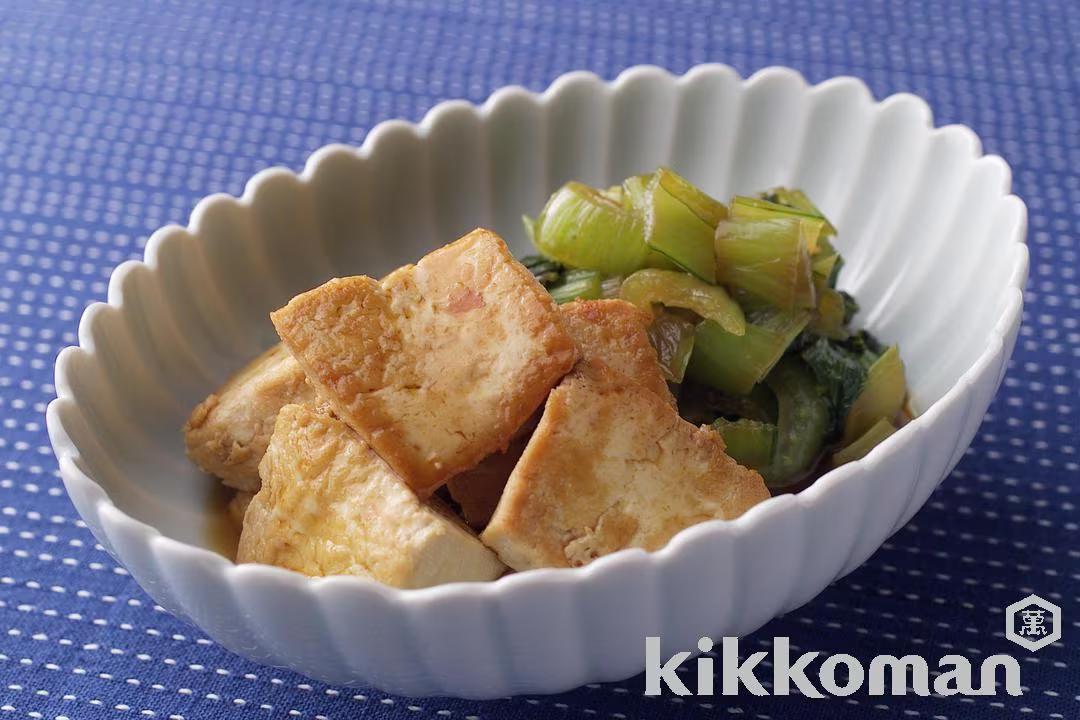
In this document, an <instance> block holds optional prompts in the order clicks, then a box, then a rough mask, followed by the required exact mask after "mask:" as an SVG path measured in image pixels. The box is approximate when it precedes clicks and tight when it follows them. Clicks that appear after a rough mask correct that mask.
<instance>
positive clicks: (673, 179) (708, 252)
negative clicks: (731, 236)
mask: <svg viewBox="0 0 1080 720" xmlns="http://www.w3.org/2000/svg"><path fill="white" fill-rule="evenodd" d="M640 202H641V210H642V213H643V217H644V222H645V243H646V244H647V245H648V246H649V247H650V248H652V249H653V250H655V251H657V252H658V253H660V254H662V255H664V256H665V257H667V258H668V259H670V260H671V261H672V262H674V263H675V264H676V265H678V266H679V267H680V268H682V269H684V270H686V271H687V272H689V273H693V274H694V275H696V276H697V277H699V278H701V279H702V280H704V281H705V282H709V283H712V282H715V281H716V261H715V259H714V257H713V235H714V234H715V231H716V224H717V223H718V222H720V221H721V220H723V219H724V218H725V217H726V216H727V211H726V209H725V208H724V206H723V205H722V204H721V203H719V202H717V201H716V200H713V199H712V198H711V197H709V196H708V195H706V194H705V193H703V192H701V191H700V190H698V189H697V188H696V187H694V186H693V185H691V184H690V183H689V182H687V181H686V180H685V179H683V178H682V177H680V176H679V175H676V174H675V173H674V172H672V171H671V170H668V169H667V168H660V169H659V170H657V171H656V173H655V174H654V175H653V178H652V180H650V181H649V184H648V186H647V187H646V189H645V193H644V196H643V197H641V200H640Z"/></svg>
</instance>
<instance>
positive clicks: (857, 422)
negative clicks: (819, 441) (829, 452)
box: [843, 345, 907, 445]
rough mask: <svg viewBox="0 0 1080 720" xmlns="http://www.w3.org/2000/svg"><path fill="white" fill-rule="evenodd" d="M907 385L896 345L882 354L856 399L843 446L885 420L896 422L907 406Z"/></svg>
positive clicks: (845, 425)
mask: <svg viewBox="0 0 1080 720" xmlns="http://www.w3.org/2000/svg"><path fill="white" fill-rule="evenodd" d="M906 396H907V384H906V383H905V382H904V363H903V362H902V361H901V360H900V351H899V350H898V349H897V347H896V346H895V345H893V346H891V347H890V348H888V349H887V350H886V351H885V352H884V353H882V354H881V357H879V358H878V359H877V360H876V361H875V362H874V364H873V365H871V366H870V369H869V370H868V371H867V373H866V384H864V385H863V388H862V392H860V393H859V396H858V397H857V398H855V402H854V403H852V405H851V411H850V412H848V415H847V420H846V422H845V423H844V437H843V444H844V445H850V444H851V443H853V442H855V441H856V440H857V439H859V438H860V437H861V436H862V435H863V434H865V433H866V431H867V430H869V429H870V428H871V427H873V426H874V424H875V423H876V422H877V421H878V420H881V419H885V420H890V421H891V420H894V419H895V418H896V417H897V416H898V415H899V414H900V411H901V410H902V409H903V407H904V398H905V397H906Z"/></svg>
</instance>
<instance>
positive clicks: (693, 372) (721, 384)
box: [687, 311, 810, 395]
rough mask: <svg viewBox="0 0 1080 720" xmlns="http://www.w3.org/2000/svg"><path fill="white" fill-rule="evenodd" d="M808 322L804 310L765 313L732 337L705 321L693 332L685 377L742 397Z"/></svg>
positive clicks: (758, 380) (751, 320)
mask: <svg viewBox="0 0 1080 720" xmlns="http://www.w3.org/2000/svg"><path fill="white" fill-rule="evenodd" d="M809 320H810V313H808V312H805V311H804V312H801V313H790V314H789V313H781V312H776V311H765V312H761V313H757V314H756V315H754V316H753V317H751V318H748V322H747V324H746V332H745V333H744V334H743V335H733V334H732V333H729V332H726V331H725V330H724V329H723V328H722V327H720V325H718V324H716V323H714V322H712V321H711V320H706V321H704V322H702V323H701V324H700V325H698V328H697V332H696V333H695V336H694V353H693V354H692V355H691V356H690V365H689V366H688V367H687V374H688V375H689V376H690V377H691V378H692V379H693V380H695V381H697V382H699V383H701V384H703V385H708V386H709V387H713V388H716V389H717V390H720V391H722V392H725V393H729V394H732V395H746V394H747V393H749V392H750V391H751V390H752V389H753V388H754V385H755V384H756V383H758V382H760V381H761V380H762V379H763V378H764V377H765V376H766V375H767V374H768V373H769V371H770V370H772V368H773V366H774V365H776V363H777V362H778V361H779V360H780V358H781V356H783V354H784V351H785V350H787V347H788V345H790V344H791V341H792V340H794V339H795V338H796V337H797V336H798V335H799V333H801V332H802V331H803V328H805V327H806V324H807V323H808V322H809Z"/></svg>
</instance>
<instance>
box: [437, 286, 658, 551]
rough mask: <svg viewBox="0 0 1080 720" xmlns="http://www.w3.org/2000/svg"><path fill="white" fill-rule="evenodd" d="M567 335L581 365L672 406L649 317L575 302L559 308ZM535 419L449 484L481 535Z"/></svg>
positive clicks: (607, 304) (629, 308)
mask: <svg viewBox="0 0 1080 720" xmlns="http://www.w3.org/2000/svg"><path fill="white" fill-rule="evenodd" d="M559 311H560V312H561V314H562V317H563V321H564V323H565V325H566V330H567V331H568V332H569V333H570V336H571V337H572V338H573V339H574V342H575V343H577V346H578V349H579V350H580V351H581V358H580V360H579V361H578V363H579V365H582V364H588V363H589V362H591V361H594V360H599V361H601V362H603V363H606V365H607V367H609V368H610V369H611V370H613V371H615V372H617V373H619V374H621V375H622V376H625V379H626V380H627V381H629V382H635V383H638V384H640V385H641V386H642V387H645V388H647V389H649V390H651V391H653V392H654V393H656V394H657V395H659V396H660V397H662V398H664V399H665V400H667V401H668V402H670V403H671V404H672V405H674V403H675V398H674V397H673V396H672V395H671V392H670V391H669V390H668V385H667V382H666V381H665V380H664V375H663V373H662V372H661V370H660V364H659V361H658V360H657V358H656V350H654V349H653V346H652V343H651V342H650V341H649V336H648V333H647V328H648V325H649V323H650V322H651V321H652V317H651V316H650V315H649V314H648V313H647V312H645V311H643V310H640V309H639V308H637V307H635V306H634V305H631V304H630V303H628V302H626V301H624V300H576V301H574V302H570V303H567V304H565V305H560V306H559ZM538 420H539V418H537V420H536V421H534V422H533V423H532V424H531V425H529V426H528V432H527V433H525V434H524V437H518V438H515V439H514V440H513V441H512V442H511V444H510V447H509V448H508V449H507V451H506V452H504V453H495V454H493V455H489V456H488V457H486V458H484V460H483V462H481V463H480V464H479V465H477V466H476V467H475V468H473V469H472V470H468V471H466V472H464V473H461V474H460V475H456V476H454V477H453V478H451V479H450V482H449V483H448V486H449V488H450V495H451V496H452V497H453V498H454V500H455V501H456V502H457V503H458V504H459V505H461V512H462V514H463V515H464V516H465V520H466V521H467V522H468V523H469V525H471V526H472V527H473V528H476V529H477V530H482V529H483V528H484V527H485V526H486V525H487V523H488V520H490V519H491V515H492V513H494V512H495V506H496V505H498V504H499V498H500V496H501V495H502V491H503V488H504V487H505V486H506V481H507V480H508V479H509V478H510V473H511V472H512V471H513V469H514V466H515V465H516V464H517V461H518V459H519V458H520V457H521V454H522V453H523V452H524V450H525V444H526V443H527V442H528V435H531V434H532V431H533V429H534V428H535V426H536V423H537V422H538Z"/></svg>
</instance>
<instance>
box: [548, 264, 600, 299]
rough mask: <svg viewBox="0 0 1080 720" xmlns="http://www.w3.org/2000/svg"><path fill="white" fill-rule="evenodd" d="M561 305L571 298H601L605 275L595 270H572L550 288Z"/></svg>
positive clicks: (552, 294) (550, 291) (553, 296)
mask: <svg viewBox="0 0 1080 720" xmlns="http://www.w3.org/2000/svg"><path fill="white" fill-rule="evenodd" d="M548 293H550V294H551V297H552V298H553V299H554V300H555V302H557V303H559V304H560V305H561V304H563V303H567V302H570V301H571V300H599V299H600V298H601V297H602V296H603V276H602V275H601V274H600V273H598V272H596V271H595V270H571V271H569V272H567V273H566V275H565V277H564V278H563V280H562V282H560V283H559V284H557V285H552V286H550V287H549V288H548Z"/></svg>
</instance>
